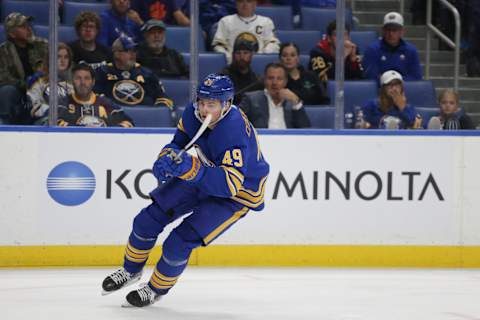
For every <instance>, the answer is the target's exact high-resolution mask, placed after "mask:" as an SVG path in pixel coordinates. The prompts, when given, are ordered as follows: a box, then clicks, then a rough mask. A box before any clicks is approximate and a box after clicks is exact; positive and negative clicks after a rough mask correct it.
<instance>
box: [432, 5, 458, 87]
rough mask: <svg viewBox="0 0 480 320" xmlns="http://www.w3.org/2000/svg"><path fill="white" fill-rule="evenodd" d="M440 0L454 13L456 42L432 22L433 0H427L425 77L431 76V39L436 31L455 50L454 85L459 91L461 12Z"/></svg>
mask: <svg viewBox="0 0 480 320" xmlns="http://www.w3.org/2000/svg"><path fill="white" fill-rule="evenodd" d="M438 1H440V2H441V3H442V4H443V5H444V6H445V7H447V8H448V9H449V10H450V11H451V12H452V14H453V17H454V19H455V42H453V41H452V40H450V38H449V37H447V36H446V35H445V34H444V33H443V32H442V31H440V30H439V29H438V28H437V27H435V26H434V25H433V24H432V0H428V1H427V37H426V42H427V43H426V47H425V78H427V79H429V78H430V53H431V48H430V46H431V45H430V40H431V37H432V36H431V33H432V32H433V33H435V35H436V36H437V37H439V38H440V40H443V41H444V42H446V43H447V44H448V45H449V46H450V47H451V48H453V49H454V50H455V53H454V57H455V65H454V71H453V87H454V89H455V91H457V92H458V77H459V73H460V32H461V24H460V14H459V13H458V10H457V8H455V6H453V5H452V4H451V3H450V2H448V1H447V0H438Z"/></svg>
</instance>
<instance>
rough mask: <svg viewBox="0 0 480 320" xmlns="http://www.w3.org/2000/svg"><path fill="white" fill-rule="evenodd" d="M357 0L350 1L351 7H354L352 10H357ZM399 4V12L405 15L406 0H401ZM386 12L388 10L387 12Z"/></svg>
mask: <svg viewBox="0 0 480 320" xmlns="http://www.w3.org/2000/svg"><path fill="white" fill-rule="evenodd" d="M355 2H356V1H355V0H351V1H350V3H351V8H352V12H354V11H355ZM399 5H400V8H399V12H400V14H401V15H402V16H403V14H404V12H405V0H400V2H399ZM385 13H386V12H385Z"/></svg>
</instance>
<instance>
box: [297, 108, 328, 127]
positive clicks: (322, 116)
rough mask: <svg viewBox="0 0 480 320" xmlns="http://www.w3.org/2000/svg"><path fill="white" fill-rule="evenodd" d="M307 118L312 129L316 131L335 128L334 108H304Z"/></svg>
mask: <svg viewBox="0 0 480 320" xmlns="http://www.w3.org/2000/svg"><path fill="white" fill-rule="evenodd" d="M304 108H305V111H306V112H307V115H308V118H309V119H310V123H311V125H312V128H316V129H334V128H335V108H334V107H325V106H305V107H304Z"/></svg>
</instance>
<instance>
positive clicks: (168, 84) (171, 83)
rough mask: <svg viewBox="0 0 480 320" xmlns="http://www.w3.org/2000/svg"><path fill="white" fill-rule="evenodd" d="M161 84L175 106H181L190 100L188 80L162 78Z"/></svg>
mask: <svg viewBox="0 0 480 320" xmlns="http://www.w3.org/2000/svg"><path fill="white" fill-rule="evenodd" d="M162 84H163V86H164V88H165V92H166V93H167V95H168V96H169V97H170V98H171V99H172V100H173V102H174V103H175V105H176V106H177V108H183V107H185V106H186V105H187V104H188V103H189V102H190V80H176V79H162Z"/></svg>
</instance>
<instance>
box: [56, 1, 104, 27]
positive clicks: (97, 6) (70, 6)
mask: <svg viewBox="0 0 480 320" xmlns="http://www.w3.org/2000/svg"><path fill="white" fill-rule="evenodd" d="M110 6H111V5H110V3H109V2H72V1H65V3H64V5H63V23H64V24H67V25H74V24H75V18H76V17H77V15H78V14H79V13H80V12H82V11H93V12H96V13H97V14H98V15H100V13H102V12H103V11H105V10H107V9H109V8H110Z"/></svg>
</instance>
